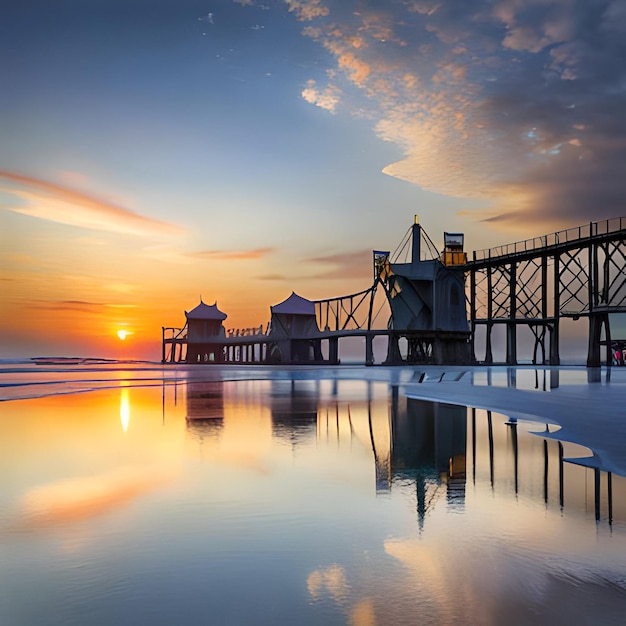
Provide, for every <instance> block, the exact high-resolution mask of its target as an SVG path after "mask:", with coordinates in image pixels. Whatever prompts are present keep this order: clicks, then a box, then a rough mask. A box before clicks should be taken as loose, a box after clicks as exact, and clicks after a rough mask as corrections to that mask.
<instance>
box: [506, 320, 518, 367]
mask: <svg viewBox="0 0 626 626" xmlns="http://www.w3.org/2000/svg"><path fill="white" fill-rule="evenodd" d="M506 364H507V365H517V325H516V324H515V323H513V322H509V323H507V325H506Z"/></svg>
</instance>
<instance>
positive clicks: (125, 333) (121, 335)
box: [117, 328, 133, 341]
mask: <svg viewBox="0 0 626 626" xmlns="http://www.w3.org/2000/svg"><path fill="white" fill-rule="evenodd" d="M132 334H133V333H131V332H130V331H129V330H124V329H123V328H120V330H118V331H117V336H118V337H119V338H120V339H121V340H122V341H124V339H126V337H128V335H132Z"/></svg>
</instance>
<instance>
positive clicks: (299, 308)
mask: <svg viewBox="0 0 626 626" xmlns="http://www.w3.org/2000/svg"><path fill="white" fill-rule="evenodd" d="M270 310H271V311H272V313H279V314H280V313H282V314H287V315H315V304H314V303H313V302H312V301H311V300H307V299H306V298H303V297H302V296H299V295H298V294H297V293H296V292H295V291H292V292H291V295H290V296H289V297H288V298H287V299H286V300H283V301H282V302H279V303H278V304H275V305H274V306H271V307H270Z"/></svg>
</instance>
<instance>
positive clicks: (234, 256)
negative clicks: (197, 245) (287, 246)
mask: <svg viewBox="0 0 626 626" xmlns="http://www.w3.org/2000/svg"><path fill="white" fill-rule="evenodd" d="M275 250H276V248H254V249H253V250H201V251H199V252H189V253H187V256H190V257H192V258H194V259H207V260H211V261H215V260H220V261H247V260H251V259H260V258H262V257H265V256H267V255H268V254H271V253H272V252H275Z"/></svg>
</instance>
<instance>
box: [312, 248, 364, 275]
mask: <svg viewBox="0 0 626 626" xmlns="http://www.w3.org/2000/svg"><path fill="white" fill-rule="evenodd" d="M305 263H306V264H307V265H317V266H319V265H322V266H324V265H325V266H327V267H328V269H327V270H325V271H322V272H318V273H316V274H315V275H313V276H309V278H314V279H322V278H323V279H332V278H337V279H346V278H364V277H367V276H370V275H371V273H372V269H371V268H372V251H371V250H369V249H367V250H355V251H353V252H346V253H343V254H329V255H326V256H317V257H312V258H308V259H306V260H305Z"/></svg>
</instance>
